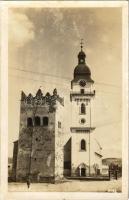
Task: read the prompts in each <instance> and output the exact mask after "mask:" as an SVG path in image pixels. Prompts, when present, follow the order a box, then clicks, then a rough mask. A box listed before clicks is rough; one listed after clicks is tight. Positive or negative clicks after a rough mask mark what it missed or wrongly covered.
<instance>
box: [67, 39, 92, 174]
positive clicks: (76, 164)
mask: <svg viewBox="0 0 129 200" xmlns="http://www.w3.org/2000/svg"><path fill="white" fill-rule="evenodd" d="M80 44H81V51H80V52H79V54H78V65H77V66H76V67H75V69H74V77H73V80H72V81H71V92H70V101H71V111H72V112H71V113H72V114H71V127H70V131H71V138H72V148H71V153H72V163H71V175H72V176H87V175H90V168H91V161H90V160H91V154H92V153H91V151H92V149H91V146H90V143H91V132H92V131H93V130H94V129H95V127H93V126H92V123H91V119H92V114H91V113H92V100H93V98H94V97H95V90H94V81H93V80H92V78H91V71H90V68H89V67H88V66H87V64H86V54H85V52H84V51H83V43H82V40H81V43H80Z"/></svg>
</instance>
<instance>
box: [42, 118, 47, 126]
mask: <svg viewBox="0 0 129 200" xmlns="http://www.w3.org/2000/svg"><path fill="white" fill-rule="evenodd" d="M43 126H48V117H43Z"/></svg>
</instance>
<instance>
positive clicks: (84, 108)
mask: <svg viewBox="0 0 129 200" xmlns="http://www.w3.org/2000/svg"><path fill="white" fill-rule="evenodd" d="M85 113H86V107H85V104H84V103H82V104H81V114H85Z"/></svg>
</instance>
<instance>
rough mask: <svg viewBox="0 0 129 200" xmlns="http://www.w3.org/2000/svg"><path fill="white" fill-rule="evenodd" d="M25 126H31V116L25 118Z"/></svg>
mask: <svg viewBox="0 0 129 200" xmlns="http://www.w3.org/2000/svg"><path fill="white" fill-rule="evenodd" d="M27 126H28V127H30V126H33V121H32V118H31V117H28V118H27Z"/></svg>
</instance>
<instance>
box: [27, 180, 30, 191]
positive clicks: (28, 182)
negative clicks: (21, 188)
mask: <svg viewBox="0 0 129 200" xmlns="http://www.w3.org/2000/svg"><path fill="white" fill-rule="evenodd" d="M26 183H27V187H28V189H29V187H30V178H28V179H27V182H26Z"/></svg>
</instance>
